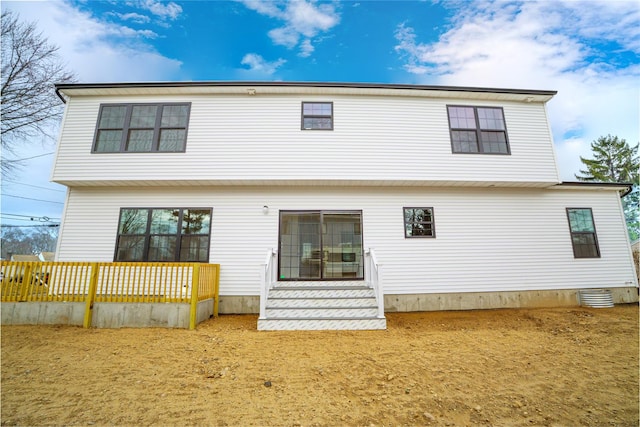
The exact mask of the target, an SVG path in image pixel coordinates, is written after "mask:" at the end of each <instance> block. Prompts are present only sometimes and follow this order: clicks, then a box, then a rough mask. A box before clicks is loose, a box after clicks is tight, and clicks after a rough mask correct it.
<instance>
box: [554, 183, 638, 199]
mask: <svg viewBox="0 0 640 427" xmlns="http://www.w3.org/2000/svg"><path fill="white" fill-rule="evenodd" d="M552 188H553V189H555V190H575V189H576V188H579V189H580V190H592V191H618V192H621V193H622V194H621V196H620V197H624V196H626V195H627V194H629V193H631V190H632V189H633V184H632V183H629V182H584V181H579V182H573V181H563V182H561V183H560V184H557V185H555V186H553V187H552Z"/></svg>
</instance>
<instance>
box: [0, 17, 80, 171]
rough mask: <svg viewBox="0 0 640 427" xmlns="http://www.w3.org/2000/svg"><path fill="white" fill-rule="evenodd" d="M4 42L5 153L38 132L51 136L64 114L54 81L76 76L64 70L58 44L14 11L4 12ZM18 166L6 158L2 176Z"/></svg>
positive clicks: (2, 117) (0, 113) (0, 116)
mask: <svg viewBox="0 0 640 427" xmlns="http://www.w3.org/2000/svg"><path fill="white" fill-rule="evenodd" d="M1 44H2V52H1V57H0V58H1V59H0V62H1V64H2V93H1V94H0V96H1V97H2V109H1V110H0V121H1V123H2V125H1V128H2V133H1V136H2V150H3V151H4V152H5V154H6V152H7V151H8V152H13V150H15V148H17V147H18V146H19V145H21V144H23V143H24V142H25V141H26V140H28V139H29V138H33V137H34V136H36V135H44V136H47V137H51V135H50V133H51V130H50V129H51V125H53V124H55V123H56V122H57V121H58V120H59V119H60V117H61V115H62V101H61V100H60V99H59V98H58V97H57V96H56V94H55V92H54V88H53V84H54V83H66V82H72V81H74V80H75V77H74V75H73V74H72V73H70V72H68V71H66V70H65V67H64V65H63V64H62V62H61V60H60V57H59V55H58V47H57V46H55V45H52V44H49V43H48V41H47V39H46V38H45V37H43V36H42V33H39V32H37V29H36V25H35V23H23V22H20V20H19V16H18V15H17V14H15V13H14V12H11V11H3V12H2V42H1ZM3 157H5V156H3ZM17 165H19V163H17V162H15V161H11V160H7V159H4V158H3V159H2V173H3V175H4V174H5V173H7V172H10V171H11V170H13V169H14V168H15V167H16V166H17Z"/></svg>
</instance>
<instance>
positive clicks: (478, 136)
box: [447, 105, 511, 156]
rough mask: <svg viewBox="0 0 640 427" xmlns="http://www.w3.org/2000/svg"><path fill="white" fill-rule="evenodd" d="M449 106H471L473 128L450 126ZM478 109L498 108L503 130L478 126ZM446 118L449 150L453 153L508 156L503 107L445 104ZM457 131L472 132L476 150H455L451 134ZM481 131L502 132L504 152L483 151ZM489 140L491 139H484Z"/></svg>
mask: <svg viewBox="0 0 640 427" xmlns="http://www.w3.org/2000/svg"><path fill="white" fill-rule="evenodd" d="M449 108H472V109H473V116H474V119H475V127H474V128H454V127H452V126H451V114H450V111H449ZM478 109H488V110H499V111H500V113H501V115H502V123H503V124H504V130H499V129H483V128H481V126H480V118H479V116H478ZM447 120H448V123H449V140H450V141H451V152H452V153H453V154H487V155H497V156H509V155H511V144H510V143H509V132H508V131H507V120H506V118H505V116H504V108H503V107H495V106H487V105H447ZM457 131H462V132H464V131H466V132H474V133H475V135H476V146H477V148H478V151H456V149H455V144H454V141H453V139H454V138H453V134H454V132H457ZM482 132H490V133H502V134H504V140H505V144H506V148H507V152H506V153H495V152H490V151H484V147H483V144H482V143H483V139H482ZM486 142H491V141H486Z"/></svg>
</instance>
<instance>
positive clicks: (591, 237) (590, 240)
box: [567, 208, 600, 258]
mask: <svg viewBox="0 0 640 427" xmlns="http://www.w3.org/2000/svg"><path fill="white" fill-rule="evenodd" d="M567 217H568V218H569V229H570V231H571V244H572V245H573V256H574V257H575V258H600V248H599V247H598V236H597V235H596V226H595V224H594V222H593V212H592V211H591V208H567Z"/></svg>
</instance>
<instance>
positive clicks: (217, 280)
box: [213, 264, 220, 317]
mask: <svg viewBox="0 0 640 427" xmlns="http://www.w3.org/2000/svg"><path fill="white" fill-rule="evenodd" d="M215 266H216V273H215V275H214V280H215V281H214V283H213V316H214V317H218V304H219V303H220V264H215Z"/></svg>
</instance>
